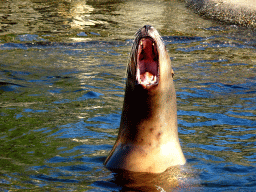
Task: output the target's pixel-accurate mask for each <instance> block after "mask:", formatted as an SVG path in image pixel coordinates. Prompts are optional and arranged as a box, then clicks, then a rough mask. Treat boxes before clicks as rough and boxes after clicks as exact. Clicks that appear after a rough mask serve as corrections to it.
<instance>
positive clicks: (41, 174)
mask: <svg viewBox="0 0 256 192" xmlns="http://www.w3.org/2000/svg"><path fill="white" fill-rule="evenodd" d="M10 2H11V1H10ZM24 2H29V1H24ZM129 3H130V1H127V2H125V3H123V4H119V2H116V3H114V2H113V3H112V4H111V3H109V4H102V5H101V4H97V3H95V4H93V3H91V2H90V1H88V4H86V5H87V9H88V10H89V11H90V10H91V8H92V7H93V8H94V11H95V12H90V19H91V20H94V21H95V22H96V21H97V22H99V21H101V22H103V19H102V18H101V16H105V17H106V18H107V19H106V20H107V21H105V22H107V24H106V23H105V24H98V25H97V24H95V25H94V26H90V25H88V26H89V27H87V28H86V27H85V28H83V29H77V28H76V29H68V30H67V29H66V28H62V27H63V26H64V25H63V26H62V25H59V26H58V27H56V28H55V27H54V26H53V25H52V23H51V22H49V23H47V20H46V19H45V18H40V17H36V16H34V15H33V16H32V18H38V22H36V23H35V24H33V26H34V27H35V29H37V28H36V26H37V25H40V22H42V21H43V22H45V23H44V24H45V26H44V27H49V29H52V31H48V32H47V31H46V32H45V33H43V34H42V33H41V32H40V30H39V31H33V30H32V31H29V30H28V29H27V28H26V25H25V24H24V28H23V29H24V30H27V31H25V33H17V32H12V31H14V30H15V24H13V23H12V22H11V21H10V20H11V18H10V19H9V21H10V23H8V25H7V27H6V28H4V29H2V31H1V41H0V57H1V60H0V130H1V132H0V139H1V144H0V166H1V167H0V190H1V191H15V190H17V191H19V190H20V191H129V190H130V191H134V190H135V189H136V190H138V191H161V190H162V189H163V190H165V191H256V190H255V187H256V179H255V178H256V174H255V173H256V163H255V159H256V155H255V154H256V147H255V146H256V134H255V131H256V115H255V109H256V102H255V101H256V88H255V87H256V77H255V74H256V73H255V72H256V70H255V61H256V54H255V53H256V50H255V49H256V46H255V45H256V44H255V42H256V39H255V31H253V30H252V29H246V28H241V27H239V26H233V25H228V24H220V23H215V22H213V21H209V20H204V19H202V18H200V17H199V16H197V15H193V14H194V13H192V12H190V11H185V10H187V9H186V8H185V6H184V7H183V6H182V3H178V2H176V4H175V2H172V3H173V4H174V5H175V6H176V7H177V9H178V10H182V11H183V15H182V14H181V15H177V17H176V18H174V17H173V15H170V14H174V13H172V12H170V11H165V12H164V14H167V16H166V17H163V18H162V17H161V19H159V18H158V19H159V20H158V21H159V22H158V23H157V22H155V20H156V19H155V20H154V21H152V20H150V18H149V19H145V18H144V17H143V18H142V19H141V20H140V21H138V20H132V19H131V18H126V17H122V16H124V15H126V14H127V12H126V13H125V14H124V13H123V12H121V11H120V10H130V12H131V15H130V16H132V15H133V13H134V12H136V9H135V8H136V6H134V7H132V6H131V4H129ZM133 3H135V2H133ZM143 3H145V2H143ZM143 3H142V4H143ZM151 3H152V5H154V6H155V7H154V8H155V11H157V10H158V8H159V7H160V8H161V9H160V8H159V10H162V7H167V5H168V6H172V5H171V4H169V3H170V2H169V1H166V2H164V1H163V2H161V3H159V4H154V2H153V1H152V2H151ZM34 4H36V3H34ZM34 4H33V5H34ZM55 4H56V3H52V4H51V5H55ZM4 5H5V3H2V5H1V10H2V12H3V13H5V12H4V11H3V10H5V9H3V7H4ZM37 5H40V6H45V7H47V4H45V3H42V2H41V3H37ZM56 5H57V4H56ZM58 5H61V4H58ZM64 5H65V4H63V6H64ZM66 5H67V4H66ZM12 6H13V5H10V7H12ZM90 6H91V7H90ZM126 6H127V7H126ZM25 7H26V6H25ZM32 7H33V6H32ZM71 7H72V6H71ZM128 8H129V9H128ZM84 9H85V7H84ZM87 9H86V10H87ZM112 9H113V10H112ZM14 10H15V11H13V10H11V11H12V12H13V14H17V15H18V13H19V11H17V10H16V9H14ZM33 10H37V8H35V7H33ZM172 10H173V12H175V9H172ZM51 11H52V13H59V12H58V11H56V10H55V9H54V10H51ZM101 11H103V12H101ZM26 12H27V13H28V14H29V13H30V11H28V10H26ZM64 12H65V11H64ZM109 12H111V13H113V14H110V13H109ZM184 12H185V13H184ZM40 13H41V12H40ZM42 13H44V12H42ZM177 13H178V11H177V12H176V14H177ZM31 14H32V13H31ZM33 14H34V13H33ZM164 14H163V15H164ZM127 15H128V14H127ZM157 16H159V15H156V17H157ZM63 17H64V16H63ZM151 17H153V16H151ZM183 17H184V18H185V19H184V20H183V23H181V22H180V19H181V18H183ZM190 17H191V18H190ZM17 18H18V17H17ZM56 18H58V19H59V21H63V23H65V22H64V21H66V19H63V18H62V17H60V16H58V17H56ZM56 18H55V17H53V16H52V17H51V19H52V21H55V20H54V19H56ZM68 18H69V17H68ZM124 18H125V19H124ZM143 19H144V20H143ZM175 19H176V20H177V23H175ZM67 20H68V19H67ZM123 20H125V21H123ZM4 21H5V23H6V22H7V21H6V20H3V19H2V23H4ZM114 21H115V22H116V23H115V22H114ZM20 22H21V21H20V20H19V19H17V23H18V24H20ZM125 22H126V25H127V27H126V28H125V26H126V25H124V24H125ZM145 22H151V23H153V24H155V25H154V26H155V27H156V28H157V29H158V30H159V31H160V33H161V34H163V40H164V42H165V44H166V46H167V49H168V50H169V53H170V57H171V60H172V66H173V69H174V71H175V76H174V80H175V87H176V93H177V104H178V124H179V138H180V142H181V145H182V149H183V152H184V154H185V156H186V159H187V165H186V166H185V169H184V170H185V174H181V176H180V174H176V173H175V171H176V169H171V171H170V172H171V174H170V173H168V172H167V173H164V174H160V175H157V176H155V175H153V176H152V175H143V174H142V175H140V174H139V175H136V174H135V175H133V174H126V173H125V174H124V173H123V174H121V175H119V174H116V173H112V172H111V171H109V170H107V169H106V168H105V167H104V166H103V162H104V160H105V158H106V157H107V155H108V153H109V151H110V150H111V148H112V146H113V144H114V142H115V139H116V136H117V133H118V127H119V123H120V116H121V110H122V104H123V95H124V88H125V80H126V78H125V72H126V64H127V61H128V57H129V52H130V48H131V45H132V41H133V34H134V33H135V32H136V30H137V29H138V27H140V26H142V24H144V23H145ZM99 23H100V22H99ZM103 23H104V22H103ZM161 24H163V26H162V25H161ZM17 26H19V25H17ZM70 26H71V24H70ZM72 26H73V25H72ZM104 27H105V28H104ZM120 27H121V28H120ZM186 27H190V28H189V30H188V28H186ZM60 28H61V30H64V31H61V30H60ZM17 29H19V28H17ZM121 29H123V30H121ZM56 30H57V31H58V30H59V31H60V32H59V34H56V32H55V31H56ZM65 30H66V31H65ZM70 31H71V32H70ZM70 33H72V34H70ZM77 38H78V39H77ZM79 38H80V39H79ZM81 38H82V39H81ZM83 38H84V39H83ZM173 173H174V175H175V176H176V177H175V178H176V179H174V180H171V179H170V178H171V176H170V175H172V174H173ZM177 178H178V179H177ZM177 180H178V181H179V182H180V183H182V185H180V187H177V186H176V185H175V183H176V181H177Z"/></svg>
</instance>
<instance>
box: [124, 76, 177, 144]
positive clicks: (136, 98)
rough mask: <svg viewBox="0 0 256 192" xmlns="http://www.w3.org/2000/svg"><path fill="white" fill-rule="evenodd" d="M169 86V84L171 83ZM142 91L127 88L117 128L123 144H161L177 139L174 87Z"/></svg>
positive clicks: (159, 86)
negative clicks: (121, 135) (118, 127)
mask: <svg viewBox="0 0 256 192" xmlns="http://www.w3.org/2000/svg"><path fill="white" fill-rule="evenodd" d="M171 82H172V80H171ZM167 84H169V87H167V86H166V85H165V86H162V82H159V84H158V85H157V86H156V87H152V88H150V89H144V87H143V86H141V85H136V86H134V87H132V86H131V87H129V85H127V87H126V92H125V98H124V106H123V112H122V117H121V124H120V134H123V135H125V137H122V138H123V139H122V142H137V143H138V144H146V143H148V144H152V143H155V144H160V143H165V142H167V141H169V140H166V139H164V138H169V139H177V138H178V132H177V112H176V111H177V107H176V94H175V91H174V86H173V83H167Z"/></svg>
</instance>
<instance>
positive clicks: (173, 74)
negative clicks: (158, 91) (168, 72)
mask: <svg viewBox="0 0 256 192" xmlns="http://www.w3.org/2000/svg"><path fill="white" fill-rule="evenodd" d="M173 77H174V71H173V69H172V78H173Z"/></svg>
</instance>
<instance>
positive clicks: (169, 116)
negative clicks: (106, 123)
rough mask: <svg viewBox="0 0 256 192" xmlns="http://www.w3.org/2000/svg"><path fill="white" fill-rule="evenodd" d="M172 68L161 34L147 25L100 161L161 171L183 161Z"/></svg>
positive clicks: (140, 33)
mask: <svg viewBox="0 0 256 192" xmlns="http://www.w3.org/2000/svg"><path fill="white" fill-rule="evenodd" d="M173 74H174V73H173V70H172V67H171V61H170V57H169V55H168V52H167V50H166V48H165V45H164V43H163V41H162V39H161V36H160V35H159V33H158V32H157V30H156V29H154V28H153V27H152V26H149V25H145V26H144V27H142V28H141V29H140V30H139V31H138V32H137V33H136V38H135V41H134V44H133V47H132V50H131V60H130V62H129V64H128V68H127V81H126V90H125V96H124V104H123V110H122V116H121V123H120V129H119V133H118V137H117V140H116V143H115V144H114V146H113V149H112V150H111V152H110V154H109V156H108V157H107V159H106V161H105V163H104V164H105V166H106V167H107V168H109V169H111V170H128V171H132V172H148V173H161V172H164V171H165V170H166V169H167V168H169V167H171V166H175V165H183V164H185V162H186V160H185V157H184V155H183V152H182V149H181V146H180V142H179V138H178V126H177V105H176V93H175V88H174V83H173Z"/></svg>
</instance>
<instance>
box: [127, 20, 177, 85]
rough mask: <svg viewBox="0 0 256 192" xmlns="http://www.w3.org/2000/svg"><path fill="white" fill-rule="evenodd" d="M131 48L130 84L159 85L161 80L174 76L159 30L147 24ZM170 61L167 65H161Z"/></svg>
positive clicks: (139, 31)
mask: <svg viewBox="0 0 256 192" xmlns="http://www.w3.org/2000/svg"><path fill="white" fill-rule="evenodd" d="M135 36H136V37H135V40H134V43H133V46H132V50H131V54H130V55H131V60H130V62H129V65H128V70H127V74H128V81H127V83H128V84H129V86H132V87H133V88H134V86H136V85H140V86H142V87H143V88H144V89H151V88H153V87H156V86H158V84H159V83H160V82H161V80H165V79H168V78H172V77H173V75H174V72H173V70H172V68H171V62H170V58H169V56H168V53H167V50H166V47H165V45H164V43H163V40H162V38H161V36H160V35H159V33H158V31H157V30H156V29H155V28H154V27H152V26H150V25H145V26H144V27H142V28H141V29H139V30H138V32H137V33H136V35H135ZM163 62H165V63H166V62H168V64H167V65H166V64H165V65H161V63H163Z"/></svg>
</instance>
